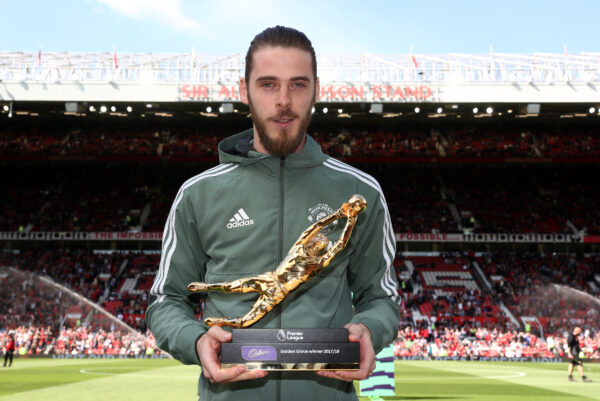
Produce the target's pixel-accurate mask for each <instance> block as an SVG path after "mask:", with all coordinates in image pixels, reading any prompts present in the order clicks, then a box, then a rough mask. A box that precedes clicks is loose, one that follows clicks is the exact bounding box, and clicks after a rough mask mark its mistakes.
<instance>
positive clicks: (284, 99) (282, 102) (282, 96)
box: [277, 87, 291, 109]
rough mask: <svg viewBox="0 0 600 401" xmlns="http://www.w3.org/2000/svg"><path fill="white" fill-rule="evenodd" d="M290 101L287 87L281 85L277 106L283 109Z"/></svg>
mask: <svg viewBox="0 0 600 401" xmlns="http://www.w3.org/2000/svg"><path fill="white" fill-rule="evenodd" d="M290 103H291V100H290V92H289V89H288V88H287V87H281V90H280V91H279V96H278V98H277V106H278V107H281V108H282V109H285V108H287V107H288V106H289V105H290Z"/></svg>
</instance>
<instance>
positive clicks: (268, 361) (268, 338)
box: [188, 195, 367, 370]
mask: <svg viewBox="0 0 600 401" xmlns="http://www.w3.org/2000/svg"><path fill="white" fill-rule="evenodd" d="M366 207H367V201H366V200H365V198H364V197H363V196H362V195H353V196H352V197H351V198H350V199H349V200H348V202H346V203H343V204H342V205H341V206H340V208H339V209H338V210H336V211H335V212H334V213H332V214H330V215H328V216H325V217H324V218H322V219H321V220H319V221H317V222H316V223H314V224H313V225H311V226H310V227H308V228H307V229H306V230H305V231H304V232H303V233H302V234H301V235H300V237H299V238H298V240H297V241H296V243H294V245H293V246H292V248H291V249H290V251H289V252H288V254H287V256H286V257H285V258H284V259H283V261H282V262H281V263H280V264H279V266H277V268H276V269H275V270H274V271H269V272H265V273H262V274H259V275H256V276H252V277H245V278H241V279H238V280H234V281H230V282H224V283H200V282H193V283H190V284H189V285H188V290H190V291H193V292H205V291H223V292H228V293H252V292H256V293H258V299H257V300H256V302H255V303H254V304H253V305H252V307H251V308H250V311H249V312H248V313H247V314H246V315H244V316H242V317H237V318H229V317H207V318H206V319H204V322H205V323H206V324H207V325H209V326H232V327H235V328H243V329H242V330H234V331H233V340H232V342H231V343H223V344H222V347H221V366H222V367H229V366H233V365H237V364H245V365H246V366H247V367H248V368H250V369H253V368H254V369H267V370H323V369H334V370H340V369H358V367H359V366H358V365H359V359H360V358H359V351H358V343H349V342H348V332H347V330H346V329H341V328H340V329H247V327H249V326H251V325H253V324H254V323H256V322H257V321H259V320H260V319H261V318H263V317H264V316H265V315H266V314H267V313H268V312H269V311H271V310H272V309H273V308H274V307H275V306H277V305H278V304H280V303H281V302H282V301H283V300H284V299H285V298H286V297H287V296H288V294H289V293H290V292H292V291H294V290H295V289H296V288H298V287H299V286H300V285H301V284H303V283H305V282H307V281H308V280H310V279H311V278H312V277H314V276H315V275H317V274H318V273H319V272H320V271H322V270H323V269H325V268H326V267H327V266H328V265H329V264H330V263H331V261H332V260H333V258H335V256H336V255H337V254H338V253H340V252H341V251H342V250H343V249H344V247H345V246H346V244H347V243H348V240H349V239H350V235H351V234H352V230H353V228H354V225H355V224H356V221H357V218H358V215H359V214H360V213H362V212H364V211H365V209H366ZM342 218H345V219H346V225H345V226H344V229H343V231H342V233H341V234H340V236H339V238H338V240H337V241H336V242H335V243H333V244H332V245H331V246H330V241H329V239H328V238H327V237H326V236H325V235H323V234H321V233H320V231H321V230H322V229H323V228H325V227H326V226H328V225H329V224H331V223H333V222H334V221H336V220H338V219H342ZM326 331H327V332H328V333H325V332H326ZM286 339H292V340H293V344H292V343H288V342H286ZM240 340H241V341H240ZM248 340H249V341H250V342H248ZM259 342H260V344H259ZM319 358H321V359H319ZM226 359H228V361H226Z"/></svg>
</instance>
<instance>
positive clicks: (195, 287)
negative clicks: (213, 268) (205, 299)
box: [187, 282, 208, 292]
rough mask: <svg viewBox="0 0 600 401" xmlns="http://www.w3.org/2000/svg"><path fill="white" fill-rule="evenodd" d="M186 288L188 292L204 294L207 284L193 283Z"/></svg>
mask: <svg viewBox="0 0 600 401" xmlns="http://www.w3.org/2000/svg"><path fill="white" fill-rule="evenodd" d="M187 288H188V290H189V291H192V292H206V291H208V284H207V283H199V282H194V283H189V284H188V287H187Z"/></svg>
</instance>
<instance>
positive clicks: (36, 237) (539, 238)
mask: <svg viewBox="0 0 600 401" xmlns="http://www.w3.org/2000/svg"><path fill="white" fill-rule="evenodd" d="M162 236H163V233H162V232H135V233H134V232H93V231H91V232H75V231H71V232H70V231H57V232H28V233H20V232H17V231H0V241H161V240H162ZM396 241H398V242H481V243H523V244H525V243H529V244H533V243H563V244H568V243H571V244H573V243H582V242H583V243H600V236H599V235H595V236H594V235H584V236H577V235H568V234H531V233H530V234H443V233H439V234H431V233H396Z"/></svg>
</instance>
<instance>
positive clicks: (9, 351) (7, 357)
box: [3, 333, 15, 368]
mask: <svg viewBox="0 0 600 401" xmlns="http://www.w3.org/2000/svg"><path fill="white" fill-rule="evenodd" d="M14 354H15V336H14V334H13V333H9V334H8V340H7V341H6V344H5V345H4V365H3V367H6V362H8V367H9V368H10V367H11V366H12V363H13V355H14Z"/></svg>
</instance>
